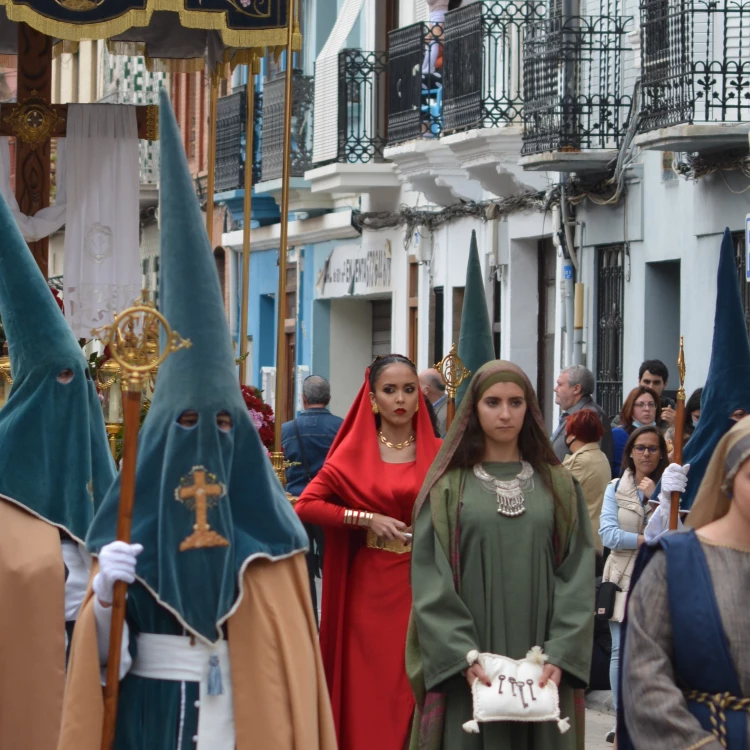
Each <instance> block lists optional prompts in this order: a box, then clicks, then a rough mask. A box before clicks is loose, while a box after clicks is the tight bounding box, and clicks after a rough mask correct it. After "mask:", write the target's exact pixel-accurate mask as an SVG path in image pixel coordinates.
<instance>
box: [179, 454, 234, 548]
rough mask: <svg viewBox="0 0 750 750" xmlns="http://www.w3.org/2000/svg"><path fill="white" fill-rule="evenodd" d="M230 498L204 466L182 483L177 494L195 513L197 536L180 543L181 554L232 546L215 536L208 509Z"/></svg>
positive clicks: (226, 540) (218, 535)
mask: <svg viewBox="0 0 750 750" xmlns="http://www.w3.org/2000/svg"><path fill="white" fill-rule="evenodd" d="M190 480H192V481H190ZM226 494H227V488H226V487H225V486H224V485H223V484H222V483H221V482H219V481H218V480H217V479H216V477H215V476H214V475H213V474H209V473H208V472H207V471H206V470H205V469H204V468H203V467H202V466H194V467H193V469H192V471H191V472H190V474H188V475H187V476H186V477H183V478H182V479H181V480H180V486H179V487H178V488H177V489H176V490H175V492H174V496H175V500H177V501H178V502H180V503H184V504H185V505H186V506H187V507H188V509H189V510H194V511H195V525H194V526H193V533H192V534H191V535H190V536H188V537H186V538H185V539H183V541H182V542H180V552H184V551H185V550H189V549H205V548H206V547H228V546H229V540H228V539H225V538H224V537H223V536H222V535H221V534H218V533H217V532H215V531H214V530H213V529H212V528H211V527H210V526H209V525H208V520H207V515H208V514H207V511H208V508H209V507H213V506H214V505H217V504H218V502H219V500H220V499H221V498H222V497H224V495H226Z"/></svg>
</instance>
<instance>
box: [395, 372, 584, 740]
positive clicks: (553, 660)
mask: <svg viewBox="0 0 750 750" xmlns="http://www.w3.org/2000/svg"><path fill="white" fill-rule="evenodd" d="M414 514H415V515H414V518H415V522H414V543H413V551H412V590H413V597H414V606H413V612H412V621H411V625H410V631H409V643H408V645H407V657H406V659H407V671H408V672H409V677H410V680H411V683H412V688H413V689H414V692H415V695H416V698H417V711H416V714H415V720H414V727H413V733H412V742H411V748H413V749H414V750H416V748H419V749H420V750H433V749H434V750H483V749H485V748H486V749H487V750H489V748H492V750H506V749H507V750H542V749H543V750H575V748H576V747H577V744H578V742H577V741H578V740H581V739H582V733H583V727H582V717H581V716H577V715H576V706H575V697H574V691H575V690H576V689H579V688H584V687H585V686H586V682H587V680H588V675H589V666H590V660H591V644H592V638H593V623H594V620H593V612H594V546H593V539H592V533H591V524H590V523H589V522H588V515H587V510H586V502H585V499H584V497H583V494H582V493H581V490H580V488H579V487H578V485H577V483H576V482H575V481H574V480H573V479H572V477H571V476H570V474H569V473H568V471H567V470H566V469H564V468H562V467H561V466H560V465H559V462H558V460H557V459H556V457H555V454H554V453H553V451H552V448H551V446H550V443H549V440H548V438H547V436H546V434H545V431H544V428H543V422H542V417H541V414H540V411H539V406H538V403H537V399H536V395H535V393H534V390H533V388H532V387H531V383H530V382H529V380H528V378H527V377H526V375H525V374H524V373H523V371H522V370H521V369H520V368H518V367H516V366H515V365H513V364H511V363H510V362H503V361H495V362H489V363H487V364H486V365H484V367H482V368H481V369H480V370H479V371H478V372H477V374H476V375H475V376H474V378H473V379H472V381H471V385H470V387H469V389H468V391H467V393H466V396H465V397H464V399H463V401H462V403H461V407H460V409H459V410H458V413H457V414H456V418H455V420H454V422H453V425H452V426H451V429H450V431H449V432H448V435H447V436H446V440H445V442H444V444H443V447H442V449H441V451H440V453H439V454H438V456H437V458H436V459H435V462H434V464H433V466H432V469H431V470H430V473H429V474H428V476H427V479H426V481H425V484H424V486H423V488H422V492H421V493H420V495H419V497H418V499H417V503H416V506H415V510H414ZM533 646H541V647H542V649H543V650H544V653H545V654H547V656H548V662H547V664H546V665H545V668H544V674H543V679H544V680H546V679H551V680H553V681H554V682H555V683H556V684H557V685H558V687H559V693H560V710H561V716H563V717H569V718H570V721H571V724H572V725H573V729H574V731H571V732H568V733H567V734H560V732H559V730H558V728H557V725H556V723H555V722H545V723H536V724H535V723H519V722H494V723H491V724H490V723H486V724H483V725H481V732H480V733H479V734H467V733H466V732H465V731H464V730H463V729H462V725H463V724H464V723H465V722H466V721H468V720H470V719H471V718H472V697H471V690H470V684H472V683H473V681H474V680H475V679H479V680H482V681H485V680H486V679H487V677H486V675H485V674H484V672H483V671H482V669H481V667H480V665H479V664H474V665H473V666H471V667H470V666H469V664H468V663H467V654H468V653H469V652H470V651H472V650H477V651H479V652H486V653H494V654H501V655H503V656H507V657H510V658H512V659H523V658H524V657H525V656H526V653H527V652H528V651H529V649H531V648H532V647H533ZM577 735H579V736H578V737H577Z"/></svg>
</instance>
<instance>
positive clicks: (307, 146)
mask: <svg viewBox="0 0 750 750" xmlns="http://www.w3.org/2000/svg"><path fill="white" fill-rule="evenodd" d="M312 112H313V79H312V77H311V76H304V75H302V74H301V73H297V72H296V71H295V73H294V76H293V79H292V153H291V172H290V174H291V176H292V177H303V176H304V174H305V172H306V171H307V170H308V169H310V167H311V166H312V122H313V119H312ZM262 133H263V135H262V143H261V179H262V180H263V181H264V182H265V181H268V180H278V179H280V178H281V171H282V167H283V148H284V73H280V74H278V75H277V76H276V78H274V79H273V80H271V81H266V83H265V86H264V88H263V127H262Z"/></svg>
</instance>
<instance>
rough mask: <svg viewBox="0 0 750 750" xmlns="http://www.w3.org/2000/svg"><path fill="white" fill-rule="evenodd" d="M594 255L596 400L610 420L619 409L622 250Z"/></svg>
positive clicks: (615, 248) (618, 247)
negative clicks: (595, 260) (595, 270)
mask: <svg viewBox="0 0 750 750" xmlns="http://www.w3.org/2000/svg"><path fill="white" fill-rule="evenodd" d="M597 255H598V257H597V276H598V278H597V282H598V286H597V299H596V302H597V307H596V314H597V323H598V325H597V336H596V400H597V402H598V403H599V405H600V406H601V407H602V408H603V409H604V411H605V412H606V414H608V415H609V416H610V417H614V416H615V415H616V414H618V413H619V411H620V407H621V406H622V338H623V336H622V334H623V303H624V297H625V275H624V262H625V248H624V246H623V245H612V246H611V247H602V248H599V249H598V253H597Z"/></svg>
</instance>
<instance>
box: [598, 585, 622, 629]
mask: <svg viewBox="0 0 750 750" xmlns="http://www.w3.org/2000/svg"><path fill="white" fill-rule="evenodd" d="M621 591H622V589H621V588H620V587H619V586H618V585H617V584H616V583H612V581H604V582H603V583H602V584H601V585H600V586H599V591H598V592H597V594H596V610H595V612H594V614H595V615H596V617H597V618H598V619H599V620H611V619H612V615H613V614H614V612H615V601H616V600H617V594H618V593H620V592H621Z"/></svg>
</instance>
